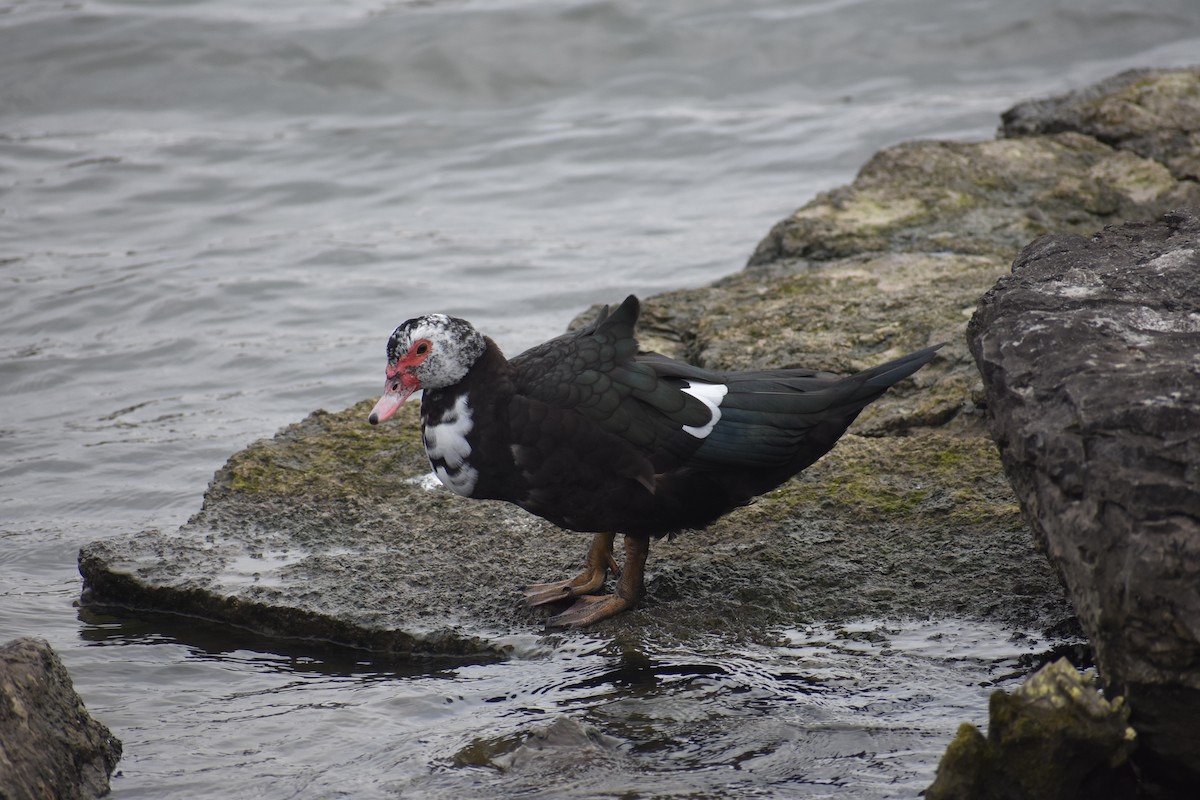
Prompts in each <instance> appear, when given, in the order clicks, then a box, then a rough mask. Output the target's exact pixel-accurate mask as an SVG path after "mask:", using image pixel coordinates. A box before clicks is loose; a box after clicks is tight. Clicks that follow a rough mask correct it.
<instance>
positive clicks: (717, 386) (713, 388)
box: [681, 381, 729, 439]
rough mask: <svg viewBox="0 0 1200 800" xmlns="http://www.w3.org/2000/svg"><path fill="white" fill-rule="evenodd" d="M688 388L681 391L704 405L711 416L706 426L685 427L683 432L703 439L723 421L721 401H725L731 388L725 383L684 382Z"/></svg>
mask: <svg viewBox="0 0 1200 800" xmlns="http://www.w3.org/2000/svg"><path fill="white" fill-rule="evenodd" d="M684 383H686V384H687V386H685V387H683V389H682V390H681V391H684V392H687V393H688V394H690V395H691V396H692V397H694V398H696V399H697V400H699V401H700V402H701V403H704V405H705V406H707V407H708V411H709V414H710V415H711V416H710V418H709V420H708V423H707V424H705V425H684V426H683V430H684V432H686V433H690V434H691V435H692V436H695V437H696V438H697V439H703V438H705V437H706V436H708V435H709V434H710V433H712V432H713V428H715V427H716V425H717V423H718V422H720V421H721V401H722V400H724V399H725V395H726V393H728V392H729V387H728V386H726V385H725V384H723V383H701V382H700V381H684Z"/></svg>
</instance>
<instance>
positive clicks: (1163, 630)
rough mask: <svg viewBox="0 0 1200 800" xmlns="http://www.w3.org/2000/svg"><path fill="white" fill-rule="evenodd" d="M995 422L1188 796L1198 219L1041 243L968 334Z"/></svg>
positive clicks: (1051, 550) (1183, 214)
mask: <svg viewBox="0 0 1200 800" xmlns="http://www.w3.org/2000/svg"><path fill="white" fill-rule="evenodd" d="M969 336H970V338H971V345H972V350H973V351H974V353H975V356H976V358H977V359H978V362H979V368H980V371H981V372H982V374H983V377H984V382H985V385H986V388H987V395H988V402H989V417H990V425H991V429H992V432H993V435H994V436H995V438H996V441H997V442H998V443H999V445H1000V449H1001V454H1002V457H1003V461H1004V466H1005V469H1006V470H1007V472H1008V475H1009V477H1010V479H1011V481H1012V484H1013V486H1014V487H1015V488H1016V491H1017V496H1018V497H1019V498H1020V499H1021V504H1022V508H1023V510H1024V513H1025V516H1026V518H1027V519H1028V520H1029V522H1030V525H1031V526H1032V527H1033V529H1034V531H1035V532H1036V534H1037V536H1038V537H1039V539H1040V540H1041V541H1042V543H1043V545H1044V547H1045V549H1046V552H1047V553H1048V555H1049V557H1050V559H1051V561H1052V562H1053V563H1054V565H1055V567H1056V569H1057V570H1058V571H1059V572H1060V573H1061V575H1062V577H1063V580H1064V583H1065V584H1066V586H1067V589H1068V593H1069V594H1070V597H1071V601H1072V604H1073V605H1074V607H1075V609H1076V611H1077V612H1078V614H1079V619H1080V621H1081V623H1082V626H1083V629H1084V631H1085V632H1086V633H1087V635H1088V638H1089V639H1090V640H1091V642H1092V645H1093V647H1094V648H1095V653H1096V658H1097V662H1098V665H1099V667H1100V672H1101V675H1102V676H1103V678H1104V681H1105V685H1106V687H1107V688H1108V689H1109V691H1110V693H1112V694H1119V695H1124V696H1125V697H1126V698H1127V700H1128V701H1129V704H1130V706H1131V707H1132V709H1133V725H1134V727H1135V728H1137V729H1138V732H1139V734H1140V736H1141V741H1142V745H1141V749H1140V750H1139V753H1138V755H1137V759H1138V762H1139V764H1140V765H1141V766H1142V767H1143V769H1144V770H1145V772H1146V774H1147V775H1148V776H1150V777H1151V778H1153V779H1157V780H1162V781H1165V782H1166V783H1168V784H1175V785H1178V786H1190V787H1192V788H1193V789H1194V787H1196V786H1200V725H1198V724H1197V720H1200V210H1197V209H1185V210H1180V211H1176V212H1173V213H1170V214H1167V215H1166V216H1164V217H1163V218H1161V219H1160V220H1158V221H1156V222H1151V223H1128V224H1125V225H1120V226H1114V227H1110V228H1107V229H1105V230H1103V231H1101V232H1100V233H1097V234H1096V235H1095V236H1093V237H1091V238H1090V239H1085V238H1083V237H1080V236H1072V235H1057V236H1048V237H1044V238H1041V239H1039V240H1037V241H1035V242H1033V243H1032V244H1030V245H1029V246H1028V247H1027V248H1025V250H1024V251H1022V253H1021V254H1020V256H1019V257H1018V258H1017V260H1016V262H1015V263H1014V265H1013V271H1012V274H1011V275H1009V276H1005V277H1004V278H1002V279H1001V280H1000V281H999V282H998V283H997V285H996V286H995V288H994V289H992V290H991V291H989V292H988V293H987V295H985V296H984V297H983V299H982V300H981V301H980V304H979V309H978V311H977V312H976V315H975V317H974V318H973V319H972V321H971V325H970V328H969Z"/></svg>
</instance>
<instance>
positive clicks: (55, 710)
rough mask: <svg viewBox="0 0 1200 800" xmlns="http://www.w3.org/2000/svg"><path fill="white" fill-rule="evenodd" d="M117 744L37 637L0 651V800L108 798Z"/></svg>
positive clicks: (47, 648) (51, 653)
mask: <svg viewBox="0 0 1200 800" xmlns="http://www.w3.org/2000/svg"><path fill="white" fill-rule="evenodd" d="M120 757H121V742H120V741H119V740H118V739H117V738H116V737H115V736H113V735H112V733H110V732H109V730H108V728H106V727H105V726H104V725H102V724H101V723H99V722H97V721H96V720H95V719H93V718H92V717H91V715H89V714H88V712H87V709H86V708H85V707H84V705H83V700H81V699H80V698H79V695H77V694H76V693H75V689H74V687H73V686H72V684H71V676H70V675H68V674H67V669H66V667H64V666H63V663H62V661H60V660H59V658H58V656H57V655H56V654H55V652H54V651H53V650H52V649H51V648H50V645H48V644H47V643H46V642H44V641H42V640H41V639H14V640H12V641H11V642H8V643H7V644H5V645H3V646H0V798H4V800H26V798H28V799H29V800H33V799H34V798H37V799H38V800H41V798H47V797H55V798H90V797H101V796H103V795H106V794H108V790H109V786H108V778H109V776H110V775H111V774H112V771H113V769H114V767H115V766H116V764H117V761H118V759H120Z"/></svg>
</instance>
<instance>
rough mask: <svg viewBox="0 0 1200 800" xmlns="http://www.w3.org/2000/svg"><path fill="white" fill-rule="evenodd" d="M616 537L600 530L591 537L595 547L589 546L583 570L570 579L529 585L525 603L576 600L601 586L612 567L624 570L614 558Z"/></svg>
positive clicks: (542, 603) (529, 604) (614, 569)
mask: <svg viewBox="0 0 1200 800" xmlns="http://www.w3.org/2000/svg"><path fill="white" fill-rule="evenodd" d="M616 538H617V535H616V534H615V533H597V534H596V535H595V536H594V537H593V538H592V547H591V549H590V550H588V554H587V560H586V561H584V565H583V572H581V573H579V574H578V575H577V576H575V577H574V578H572V579H571V580H569V581H560V582H558V583H535V584H533V585H532V586H526V587H525V605H527V606H541V605H545V604H546V603H557V602H559V601H562V600H574V599H575V598H576V597H580V596H582V595H585V594H591V593H593V592H596V591H598V590H599V589H601V588H602V587H603V586H604V579H605V578H606V577H607V576H608V571H609V570H610V569H611V570H612V571H613V574H614V575H618V574H620V572H621V568H620V567H618V566H617V562H616V561H615V560H614V559H613V540H614V539H616Z"/></svg>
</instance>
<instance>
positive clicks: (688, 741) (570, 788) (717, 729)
mask: <svg viewBox="0 0 1200 800" xmlns="http://www.w3.org/2000/svg"><path fill="white" fill-rule="evenodd" d="M81 619H82V621H83V626H82V633H83V636H84V638H85V639H86V640H87V641H88V642H89V643H90V644H92V645H93V646H95V647H100V648H108V647H118V648H121V651H122V654H123V658H122V660H121V663H120V664H119V665H118V666H117V668H118V669H119V671H120V672H121V673H122V674H123V675H124V676H125V677H126V680H127V683H126V686H129V687H133V686H136V687H138V690H137V691H136V692H128V691H123V692H116V693H111V694H109V693H104V692H101V693H99V696H98V697H97V696H93V697H92V698H91V699H90V700H89V702H90V703H91V704H92V705H95V704H96V703H100V704H103V705H104V707H105V708H106V709H107V711H106V714H105V716H106V722H108V724H110V725H115V726H117V727H118V728H119V729H120V730H122V732H123V738H124V739H125V746H126V754H127V755H126V761H124V762H122V770H123V771H124V772H125V773H126V774H127V775H129V776H130V778H120V779H118V780H117V781H116V783H115V784H114V786H115V789H116V790H117V796H118V797H136V796H146V797H152V796H162V794H163V793H164V792H167V793H170V792H172V791H173V792H183V791H186V790H187V789H188V787H189V786H193V785H194V784H193V781H194V780H195V774H196V772H197V771H199V772H204V771H215V772H216V773H218V774H220V773H221V771H222V770H231V772H228V773H227V774H236V775H238V780H239V781H246V782H248V783H247V784H246V785H255V786H256V787H257V788H256V789H255V792H254V793H255V794H256V796H262V797H291V796H294V795H295V794H296V793H300V794H303V795H305V796H328V795H339V794H343V793H348V794H350V795H356V793H357V792H365V793H368V794H375V795H378V794H379V793H382V794H383V796H388V795H399V796H412V797H433V798H452V797H473V796H490V797H527V796H529V797H548V798H549V797H568V798H569V797H575V798H592V797H630V796H639V797H718V796H722V795H723V793H733V795H734V796H745V797H780V798H783V797H821V796H826V794H827V793H828V792H830V791H832V790H833V789H836V788H837V787H855V788H854V791H855V794H854V795H853V796H855V797H899V796H907V797H911V796H914V795H915V794H916V792H917V791H919V790H920V789H922V788H924V786H925V785H927V784H928V782H929V780H930V776H931V774H932V769H933V767H934V766H935V765H936V762H937V759H938V758H939V757H940V754H941V751H942V750H943V749H944V747H945V744H946V742H947V741H948V740H949V738H950V736H952V734H953V731H954V729H955V728H956V727H957V726H958V725H959V724H960V723H961V722H964V721H974V722H976V723H982V722H983V720H982V719H981V715H982V714H983V713H984V709H985V708H986V697H987V694H988V693H989V692H990V691H992V690H993V689H994V688H997V687H1001V688H1003V687H1011V685H1013V684H1014V683H1015V682H1016V681H1017V680H1018V678H1019V677H1020V676H1023V675H1024V674H1025V673H1026V672H1027V671H1028V670H1029V669H1031V668H1035V667H1036V666H1038V665H1040V663H1041V662H1042V660H1043V659H1044V658H1048V657H1049V656H1048V654H1047V648H1048V647H1049V646H1050V645H1051V644H1053V643H1051V642H1047V641H1045V640H1043V639H1042V638H1040V637H1038V636H1036V635H1033V634H1031V633H1016V634H1014V633H1013V632H1010V631H1005V630H1001V629H999V628H996V627H992V626H987V625H981V624H979V623H976V622H970V623H967V622H960V621H956V620H942V621H939V622H924V623H917V622H913V623H904V624H890V623H887V624H885V623H871V622H867V623H861V624H858V625H853V626H814V627H810V628H805V629H797V630H791V631H783V632H780V634H779V644H778V645H777V646H754V647H746V646H740V645H730V644H728V643H724V644H723V643H721V642H718V641H712V642H706V643H705V646H704V648H703V649H702V650H699V651H697V650H694V649H687V648H674V649H662V650H658V649H654V648H653V647H652V646H648V645H645V644H644V643H639V642H624V643H620V642H614V641H612V640H607V639H604V638H602V637H589V636H565V637H563V636H552V637H545V638H544V639H543V640H542V641H541V643H540V645H541V646H540V648H532V647H531V648H527V649H526V650H524V651H523V654H522V655H521V657H518V658H514V659H511V660H507V661H491V662H472V661H462V660H451V659H430V660H425V661H420V662H411V661H404V662H384V661H380V660H378V659H373V658H372V657H371V656H370V655H369V654H367V653H359V654H353V653H350V652H348V651H346V650H345V649H343V648H327V649H324V650H322V649H321V648H320V647H319V646H314V645H313V644H312V643H306V642H290V643H289V642H273V643H272V644H271V649H270V651H269V652H264V651H263V650H261V649H260V648H261V646H262V644H263V643H262V640H261V639H259V638H256V637H253V636H251V635H249V634H246V635H244V636H243V637H241V639H239V637H238V636H237V635H236V634H235V635H231V634H230V632H229V631H228V630H227V629H225V628H222V627H220V626H215V625H211V624H208V623H204V622H201V621H188V620H183V621H181V620H178V619H171V618H169V617H165V616H158V617H154V616H151V617H149V618H139V619H131V618H116V617H108V616H103V615H97V614H93V613H92V612H89V611H83V612H81ZM105 661H106V659H104V658H103V656H102V655H96V654H94V653H93V654H92V656H91V657H90V659H88V660H87V663H83V664H79V665H76V667H75V671H77V672H78V673H79V674H82V675H84V676H85V678H86V675H87V674H88V672H89V670H90V669H91V668H93V667H98V666H99V665H100V664H101V663H104V662H105ZM214 670H215V671H218V672H219V673H221V674H222V675H223V676H224V678H223V679H221V680H219V681H214V680H213V679H212V673H213V671H214ZM147 713H151V714H152V715H153V717H154V721H153V724H149V725H147V724H146V719H145V715H146V714H147ZM248 727H249V728H251V729H253V730H254V731H255V736H254V740H253V743H250V742H248V741H247V739H246V737H245V736H244V735H243V734H242V731H243V730H246V729H247V728H248ZM188 742H190V743H191V745H190V746H189V747H187V748H185V747H184V744H185V743H188ZM197 744H199V745H200V748H199V750H198V751H197V750H195V748H196V746H197ZM180 750H186V753H180V752H179V751H180ZM232 770H236V772H233V771H232ZM133 776H136V778H134V777H133ZM268 784H269V785H268ZM726 796H728V794H726Z"/></svg>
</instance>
